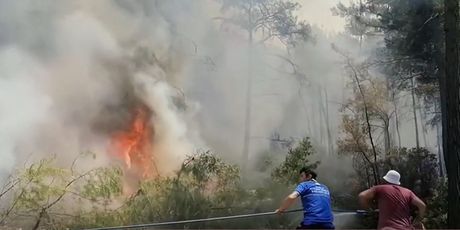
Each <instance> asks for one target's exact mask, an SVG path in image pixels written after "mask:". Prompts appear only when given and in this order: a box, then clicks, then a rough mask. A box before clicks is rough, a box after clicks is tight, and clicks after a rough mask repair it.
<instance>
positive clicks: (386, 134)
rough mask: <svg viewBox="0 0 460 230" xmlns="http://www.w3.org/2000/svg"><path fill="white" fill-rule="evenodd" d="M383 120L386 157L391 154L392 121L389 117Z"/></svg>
mask: <svg viewBox="0 0 460 230" xmlns="http://www.w3.org/2000/svg"><path fill="white" fill-rule="evenodd" d="M382 120H383V139H384V147H385V155H386V154H388V153H389V152H390V149H391V141H390V119H389V118H388V117H384V118H383V119H382Z"/></svg>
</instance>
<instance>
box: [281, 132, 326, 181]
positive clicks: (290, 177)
mask: <svg viewBox="0 0 460 230" xmlns="http://www.w3.org/2000/svg"><path fill="white" fill-rule="evenodd" d="M314 153H315V151H314V149H313V146H312V145H311V142H310V140H309V139H308V138H304V139H303V140H301V141H300V142H299V144H298V146H297V147H295V148H290V149H289V151H288V154H287V156H286V159H285V160H284V162H282V163H281V165H279V166H278V167H276V168H275V169H274V171H273V173H272V178H273V180H274V181H276V182H278V183H280V184H291V185H292V184H295V183H296V182H298V181H299V170H300V169H301V168H302V167H309V168H311V169H315V168H316V167H317V166H318V164H319V163H320V162H319V161H316V162H313V163H312V162H310V159H309V157H311V155H313V154H314Z"/></svg>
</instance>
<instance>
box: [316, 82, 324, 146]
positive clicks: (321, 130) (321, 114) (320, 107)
mask: <svg viewBox="0 0 460 230" xmlns="http://www.w3.org/2000/svg"><path fill="white" fill-rule="evenodd" d="M316 90H317V96H318V100H317V104H318V111H319V117H318V119H319V121H318V127H319V136H320V143H321V145H323V144H324V118H325V116H326V114H325V111H324V107H323V100H322V98H323V93H322V92H323V90H322V88H321V86H318V88H317V89H316Z"/></svg>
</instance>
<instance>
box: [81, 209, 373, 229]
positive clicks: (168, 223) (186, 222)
mask: <svg viewBox="0 0 460 230" xmlns="http://www.w3.org/2000/svg"><path fill="white" fill-rule="evenodd" d="M293 212H303V209H293V210H288V211H284V212H283V213H293ZM334 212H341V213H351V214H355V215H367V214H368V213H370V212H368V211H365V210H353V211H350V210H334ZM275 214H277V213H276V212H275V211H273V212H262V213H253V214H243V215H234V216H220V217H209V218H203V219H193V220H179V221H168V222H160V223H149V224H136V225H126V226H114V227H101V228H90V229H85V230H112V229H133V228H141V229H142V228H148V227H159V226H166V225H177V224H191V223H199V222H210V221H217V220H230V219H240V218H248V217H258V216H269V215H275Z"/></svg>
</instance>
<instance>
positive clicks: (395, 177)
mask: <svg viewBox="0 0 460 230" xmlns="http://www.w3.org/2000/svg"><path fill="white" fill-rule="evenodd" d="M400 178H401V175H399V173H398V172H396V171H395V170H390V171H388V172H387V175H385V176H384V177H383V179H384V180H386V181H387V182H388V183H390V184H396V185H400V184H401V183H400V182H399V179H400Z"/></svg>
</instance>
